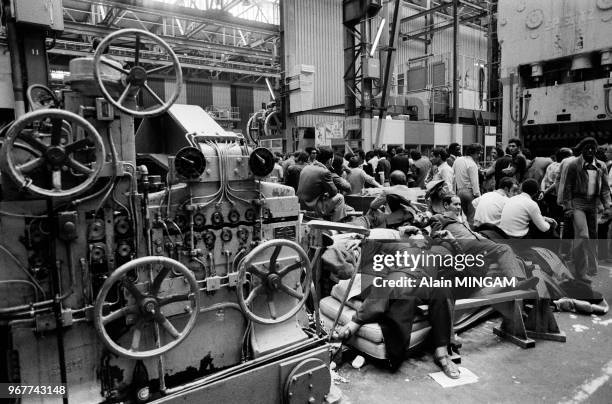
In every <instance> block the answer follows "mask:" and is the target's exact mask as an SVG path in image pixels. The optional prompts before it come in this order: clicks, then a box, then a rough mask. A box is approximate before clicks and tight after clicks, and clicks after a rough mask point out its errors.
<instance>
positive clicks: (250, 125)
mask: <svg viewBox="0 0 612 404" xmlns="http://www.w3.org/2000/svg"><path fill="white" fill-rule="evenodd" d="M264 114H265V112H264V111H257V112H255V113H254V114H253V115H251V117H250V118H249V121H248V122H247V126H246V133H247V135H248V136H249V139H250V140H251V142H253V143H254V144H255V145H258V146H259V141H260V139H261V136H260V131H261V130H262V129H261V128H260V125H261V124H263V117H264Z"/></svg>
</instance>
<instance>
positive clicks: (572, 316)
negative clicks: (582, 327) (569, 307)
mask: <svg viewBox="0 0 612 404" xmlns="http://www.w3.org/2000/svg"><path fill="white" fill-rule="evenodd" d="M569 317H570V318H578V316H577V315H575V314H570V315H569Z"/></svg>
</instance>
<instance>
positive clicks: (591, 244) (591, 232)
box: [557, 137, 612, 280]
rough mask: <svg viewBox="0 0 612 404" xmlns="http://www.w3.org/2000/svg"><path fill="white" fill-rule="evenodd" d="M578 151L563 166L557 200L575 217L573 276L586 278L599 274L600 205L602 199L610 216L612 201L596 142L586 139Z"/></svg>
mask: <svg viewBox="0 0 612 404" xmlns="http://www.w3.org/2000/svg"><path fill="white" fill-rule="evenodd" d="M575 151H576V155H578V157H576V158H575V159H572V160H569V159H566V161H568V160H569V161H568V162H567V163H564V164H562V166H561V169H562V170H563V171H562V173H561V180H560V183H559V190H558V192H557V203H558V204H559V205H562V206H563V208H564V210H565V215H566V216H572V217H573V220H572V222H573V226H574V271H575V274H574V275H575V276H576V277H577V278H578V279H583V280H584V279H585V274H586V275H590V276H594V275H596V274H597V249H596V244H595V243H596V242H597V206H598V204H599V203H600V202H601V203H602V204H603V207H604V208H605V212H604V214H605V215H607V216H610V213H611V210H610V205H611V204H612V202H611V200H610V187H609V185H608V170H607V169H606V164H605V163H604V162H602V161H600V160H597V159H596V158H595V152H596V151H597V141H596V140H595V139H594V138H592V137H587V138H584V139H582V141H581V142H580V143H578V145H577V146H576V148H575Z"/></svg>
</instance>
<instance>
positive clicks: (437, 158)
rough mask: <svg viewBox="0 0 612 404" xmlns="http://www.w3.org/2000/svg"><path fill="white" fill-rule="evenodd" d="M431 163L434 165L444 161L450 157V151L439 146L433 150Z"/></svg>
mask: <svg viewBox="0 0 612 404" xmlns="http://www.w3.org/2000/svg"><path fill="white" fill-rule="evenodd" d="M431 156H432V157H431V163H432V164H433V165H436V166H439V165H440V164H442V163H444V162H445V161H446V159H447V158H448V153H447V152H446V150H444V148H443V147H437V148H435V149H434V150H433V152H431Z"/></svg>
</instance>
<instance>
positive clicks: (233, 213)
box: [227, 210, 240, 223]
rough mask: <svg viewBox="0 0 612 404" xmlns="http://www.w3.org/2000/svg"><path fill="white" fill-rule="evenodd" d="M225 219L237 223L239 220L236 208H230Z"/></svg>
mask: <svg viewBox="0 0 612 404" xmlns="http://www.w3.org/2000/svg"><path fill="white" fill-rule="evenodd" d="M227 219H228V220H229V221H230V223H238V221H239V220H240V212H238V211H237V210H231V211H230V213H229V215H228V216H227Z"/></svg>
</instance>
